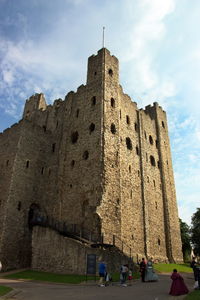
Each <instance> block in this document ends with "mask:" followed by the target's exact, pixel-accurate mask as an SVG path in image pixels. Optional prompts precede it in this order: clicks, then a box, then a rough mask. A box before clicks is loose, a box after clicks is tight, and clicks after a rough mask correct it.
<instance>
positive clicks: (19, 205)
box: [17, 201, 22, 211]
mask: <svg viewBox="0 0 200 300" xmlns="http://www.w3.org/2000/svg"><path fill="white" fill-rule="evenodd" d="M21 208H22V203H21V201H19V202H18V205H17V209H18V210H19V211H20V210H21Z"/></svg>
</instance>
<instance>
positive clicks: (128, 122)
mask: <svg viewBox="0 0 200 300" xmlns="http://www.w3.org/2000/svg"><path fill="white" fill-rule="evenodd" d="M126 123H127V124H128V125H129V124H130V118H129V116H126Z"/></svg>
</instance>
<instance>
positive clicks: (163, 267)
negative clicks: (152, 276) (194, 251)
mask: <svg viewBox="0 0 200 300" xmlns="http://www.w3.org/2000/svg"><path fill="white" fill-rule="evenodd" d="M154 269H155V270H156V271H157V272H160V273H172V272H173V269H177V271H178V272H184V273H192V272H193V270H192V268H190V267H189V266H188V265H186V264H154Z"/></svg>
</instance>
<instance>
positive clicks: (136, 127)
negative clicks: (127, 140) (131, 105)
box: [135, 123, 138, 132]
mask: <svg viewBox="0 0 200 300" xmlns="http://www.w3.org/2000/svg"><path fill="white" fill-rule="evenodd" d="M135 131H136V132H138V124H137V123H135Z"/></svg>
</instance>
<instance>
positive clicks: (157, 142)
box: [156, 140, 158, 148]
mask: <svg viewBox="0 0 200 300" xmlns="http://www.w3.org/2000/svg"><path fill="white" fill-rule="evenodd" d="M156 148H158V140H156Z"/></svg>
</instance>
